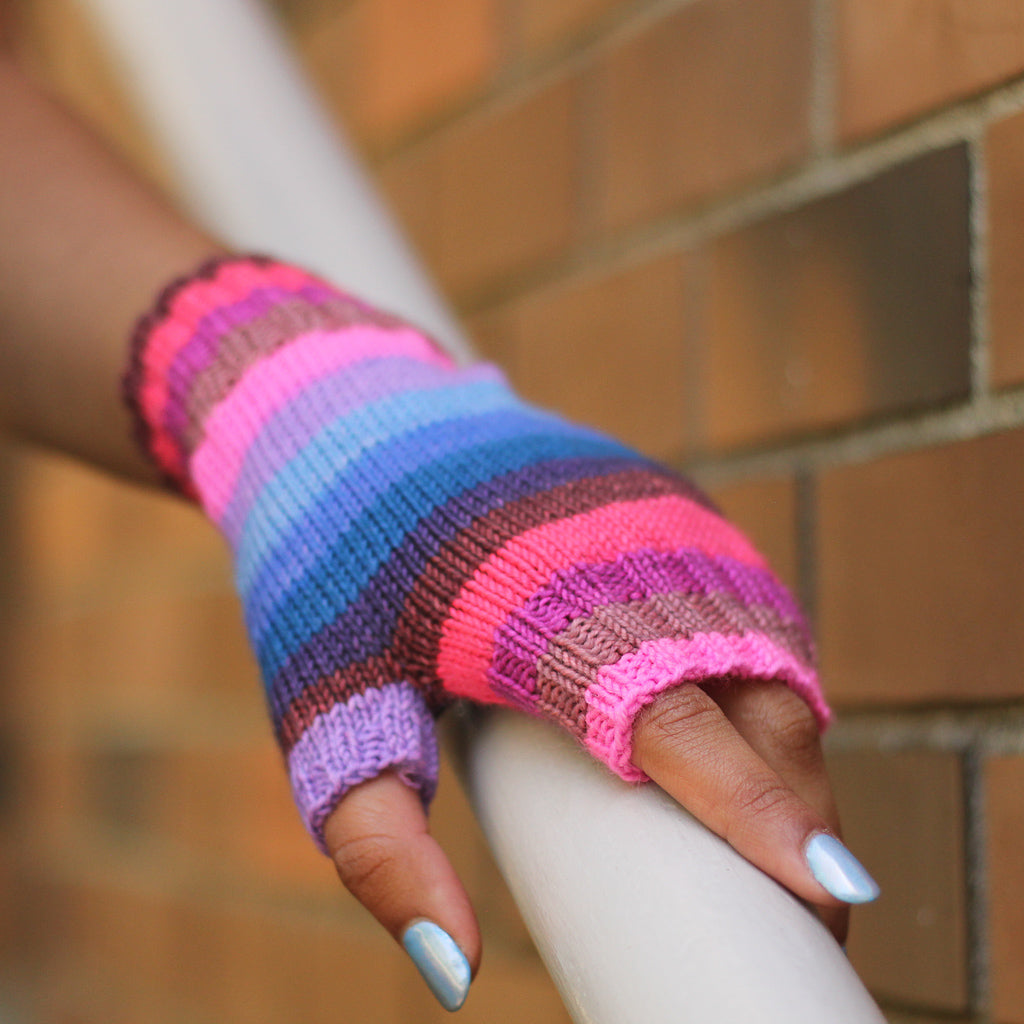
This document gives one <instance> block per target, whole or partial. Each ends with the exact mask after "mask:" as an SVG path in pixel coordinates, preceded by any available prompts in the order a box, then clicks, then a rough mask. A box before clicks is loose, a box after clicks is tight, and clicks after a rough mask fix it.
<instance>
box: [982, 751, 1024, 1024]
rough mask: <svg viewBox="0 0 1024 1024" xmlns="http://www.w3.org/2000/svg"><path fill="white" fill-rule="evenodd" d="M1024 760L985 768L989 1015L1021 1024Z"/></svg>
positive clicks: (1000, 760)
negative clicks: (990, 977)
mask: <svg viewBox="0 0 1024 1024" xmlns="http://www.w3.org/2000/svg"><path fill="white" fill-rule="evenodd" d="M1022 793H1024V758H1022V757H1011V756H1007V757H993V758H990V759H989V760H988V761H987V762H986V764H985V828H986V832H987V835H988V891H989V893H990V898H989V919H990V927H991V932H990V935H989V940H990V942H991V947H992V1003H993V1007H992V1009H993V1015H994V1017H995V1019H996V1020H998V1021H999V1024H1024V900H1022V899H1021V898H1020V893H1021V892H1022V891H1024V858H1022V857H1021V850H1022V849H1024V800H1022V799H1021V794H1022Z"/></svg>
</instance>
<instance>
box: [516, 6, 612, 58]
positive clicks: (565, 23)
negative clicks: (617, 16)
mask: <svg viewBox="0 0 1024 1024" xmlns="http://www.w3.org/2000/svg"><path fill="white" fill-rule="evenodd" d="M626 2H627V0H559V2H558V3H552V2H551V0H520V3H519V18H520V26H521V32H522V36H523V43H524V44H525V46H526V49H527V51H528V52H533V51H538V50H546V49H548V48H549V47H552V46H555V45H558V44H559V43H564V42H566V41H568V40H570V39H572V38H573V37H574V36H579V35H581V34H582V33H584V32H586V31H587V30H588V29H591V28H592V27H593V26H594V25H596V24H597V23H599V22H600V21H601V20H602V19H603V18H604V17H605V16H606V15H608V14H609V13H610V12H611V11H615V10H618V9H619V8H622V7H624V6H626Z"/></svg>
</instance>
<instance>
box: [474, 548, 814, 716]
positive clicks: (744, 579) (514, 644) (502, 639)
mask: <svg viewBox="0 0 1024 1024" xmlns="http://www.w3.org/2000/svg"><path fill="white" fill-rule="evenodd" d="M668 593H682V594H694V595H696V594H712V595H713V594H716V593H720V594H728V595H731V596H732V597H733V598H735V599H737V600H738V601H739V603H740V604H742V605H745V606H748V607H750V608H751V618H750V619H749V620H748V622H747V626H748V627H749V628H756V627H757V623H756V622H755V620H754V618H753V608H754V607H755V606H761V607H763V608H766V609H768V610H769V611H770V612H771V613H772V614H773V617H775V618H776V619H777V620H779V621H783V622H785V621H788V622H790V623H792V624H793V627H794V629H795V630H796V631H797V633H798V634H799V636H800V638H801V640H802V641H803V643H802V644H801V646H802V647H803V649H804V651H806V653H807V660H808V662H809V661H810V657H811V655H810V651H811V639H810V633H809V630H808V628H807V625H806V623H805V621H804V619H803V616H802V614H801V613H800V609H799V607H798V606H797V604H796V602H795V601H794V599H793V597H792V596H791V595H790V593H789V592H788V591H787V590H786V588H785V587H784V586H783V585H782V584H781V583H779V582H778V580H777V579H775V577H774V576H773V575H772V573H771V572H770V571H769V570H768V569H765V568H761V567H758V566H751V565H745V564H743V563H742V562H739V561H736V560H735V559H731V558H728V557H727V556H718V557H713V556H709V555H707V554H705V553H704V552H701V551H697V550H694V549H693V548H678V549H676V550H673V551H655V550H650V549H646V550H639V551H631V552H627V553H624V554H622V555H620V556H619V557H618V558H616V559H614V560H613V561H608V562H604V563H599V564H586V565H576V566H572V567H571V568H569V569H566V570H563V571H562V572H559V573H557V574H556V575H555V576H554V577H553V578H552V580H551V582H550V583H549V584H547V585H546V586H544V587H542V588H541V589H540V590H538V591H537V592H536V593H535V594H534V595H533V596H532V597H531V598H530V599H529V601H527V602H526V603H525V604H524V605H523V607H522V608H521V609H516V610H515V611H513V612H512V613H511V614H510V615H509V616H508V618H506V620H505V622H504V623H503V624H502V626H501V627H500V628H499V630H498V632H497V634H496V639H495V653H494V658H493V661H492V663H491V665H490V667H489V669H488V682H489V684H490V685H491V686H492V687H494V688H495V689H496V690H497V692H499V693H508V692H509V691H510V690H512V691H514V692H515V697H516V699H517V700H523V699H528V698H529V696H530V695H533V694H535V692H536V685H537V664H538V660H539V659H540V658H543V657H546V656H547V654H548V644H549V642H550V640H551V638H552V637H555V636H557V635H558V634H560V633H561V632H563V630H565V628H566V627H567V626H568V625H569V623H570V622H572V621H573V620H576V619H586V618H589V617H590V616H592V615H593V614H594V611H595V610H596V609H597V608H599V607H601V606H603V605H608V604H624V603H626V602H630V601H643V600H647V599H649V598H652V597H654V596H655V595H657V594H668ZM740 626H741V623H737V629H739V628H740Z"/></svg>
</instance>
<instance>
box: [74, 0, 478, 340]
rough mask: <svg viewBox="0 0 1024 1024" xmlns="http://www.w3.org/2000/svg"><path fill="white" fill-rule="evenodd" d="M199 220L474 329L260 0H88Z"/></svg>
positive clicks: (452, 333)
mask: <svg viewBox="0 0 1024 1024" xmlns="http://www.w3.org/2000/svg"><path fill="white" fill-rule="evenodd" d="M81 2H82V3H84V5H85V7H86V8H88V10H89V11H90V12H91V14H92V15H93V17H94V20H95V22H96V24H97V26H98V27H99V29H100V31H101V35H102V36H103V38H104V39H105V40H106V41H107V42H108V43H109V49H110V53H111V56H112V57H113V59H114V61H115V62H116V64H117V65H119V67H120V70H121V72H122V75H123V77H124V80H125V81H126V83H127V84H128V86H129V90H130V94H131V97H132V99H133V100H134V101H135V103H136V105H137V109H138V110H139V112H140V114H141V115H142V117H143V118H144V121H145V124H146V126H147V129H148V130H149V131H150V132H151V134H152V137H153V139H154V141H155V142H156V143H157V145H158V147H160V149H161V150H162V152H163V154H164V156H165V158H166V159H167V161H168V163H169V165H170V167H171V170H172V172H173V173H174V175H175V177H176V180H177V182H178V189H179V194H180V197H181V199H182V201H183V202H184V203H185V205H186V207H187V208H188V209H189V210H190V211H191V212H192V213H193V214H194V216H195V217H196V218H197V219H198V221H199V222H200V223H202V224H205V225H206V226H207V227H208V228H210V229H211V230H213V231H214V232H216V234H217V235H218V236H219V237H221V238H223V239H225V240H226V241H228V242H230V243H231V244H232V245H234V246H236V247H237V248H238V249H241V250H243V251H268V252H269V251H272V252H273V253H274V255H275V256H278V257H280V258H282V259H288V260H293V261H295V262H298V263H301V264H302V265H304V266H306V267H308V268H309V269H311V270H315V271H317V272H319V273H321V274H323V275H324V276H325V277H329V278H331V279H332V280H335V281H338V282H340V283H343V284H344V285H345V287H347V288H348V289H350V290H351V291H352V292H353V293H355V294H357V295H360V296H362V297H363V298H365V299H369V300H370V301H372V302H374V303H376V304H377V305H378V306H380V307H381V308H382V309H386V310H388V311H390V312H393V313H397V314H399V315H401V316H404V317H406V318H407V319H408V320H410V321H412V322H413V323H416V324H418V325H419V326H421V327H423V328H425V329H426V330H428V331H430V332H431V333H432V334H433V335H434V336H435V337H437V338H438V340H439V341H442V342H443V343H444V344H445V345H447V346H448V348H449V349H450V350H451V351H453V352H455V353H456V354H458V355H460V356H467V355H468V353H469V346H468V344H467V342H466V339H465V335H464V334H463V332H462V330H461V328H460V327H459V325H458V323H457V321H456V319H455V318H454V317H453V316H452V314H451V312H450V311H449V309H448V307H447V306H446V304H445V303H444V302H443V301H442V300H441V299H440V297H439V296H438V293H437V290H436V289H435V288H434V287H433V286H432V284H431V283H430V281H429V280H428V278H427V276H426V275H425V273H424V272H423V270H422V268H421V266H420V264H419V263H418V262H417V260H416V258H415V257H414V256H413V254H412V251H411V249H410V246H409V244H408V242H407V241H406V240H405V238H404V237H403V235H402V232H401V231H400V230H399V228H398V227H397V225H396V223H395V221H394V219H393V218H392V216H391V214H390V213H389V211H388V210H387V208H386V207H385V206H384V205H383V203H382V202H381V200H380V199H379V197H378V196H377V193H376V191H375V190H374V188H373V186H372V185H371V184H370V182H369V180H368V178H367V176H366V174H365V173H364V172H363V170H362V168H361V166H360V165H359V162H358V161H357V160H356V159H355V158H354V157H353V155H352V148H351V146H350V145H348V143H347V142H346V140H345V139H344V138H342V135H341V133H340V129H339V128H338V126H337V125H336V124H335V123H334V122H332V120H331V118H330V117H329V116H328V114H327V113H326V111H325V110H324V108H323V106H322V104H320V103H319V102H318V101H317V100H316V99H315V98H314V95H313V93H312V91H311V90H310V88H309V86H308V84H307V83H306V81H305V78H304V76H303V74H302V71H301V69H300V68H299V66H298V64H297V62H296V61H295V59H294V57H293V55H292V54H291V52H290V51H289V50H288V48H287V47H286V46H285V45H283V43H282V39H281V34H280V32H279V31H278V29H277V26H276V24H275V23H274V21H273V19H272V17H271V16H270V15H269V14H268V13H267V11H265V10H264V8H263V7H262V5H261V4H260V3H258V2H249V0H168V2H162V0H81Z"/></svg>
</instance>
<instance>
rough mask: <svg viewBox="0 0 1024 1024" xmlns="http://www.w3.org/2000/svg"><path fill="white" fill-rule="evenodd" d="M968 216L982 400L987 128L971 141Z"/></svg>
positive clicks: (973, 357)
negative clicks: (985, 133) (985, 132)
mask: <svg viewBox="0 0 1024 1024" xmlns="http://www.w3.org/2000/svg"><path fill="white" fill-rule="evenodd" d="M967 153H968V161H969V172H968V173H969V202H970V206H969V210H970V213H969V217H970V225H969V231H970V252H969V257H968V258H969V260H970V272H971V288H970V303H971V345H970V354H969V357H970V374H971V381H970V383H971V395H972V396H973V397H974V398H975V399H978V398H982V397H984V396H985V395H987V394H988V392H989V370H990V358H989V346H990V334H989V324H990V320H989V258H988V224H989V215H988V209H989V205H988V168H987V165H986V162H985V137H984V129H983V128H980V127H976V131H975V133H974V134H973V137H972V138H970V139H969V140H968V149H967Z"/></svg>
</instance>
